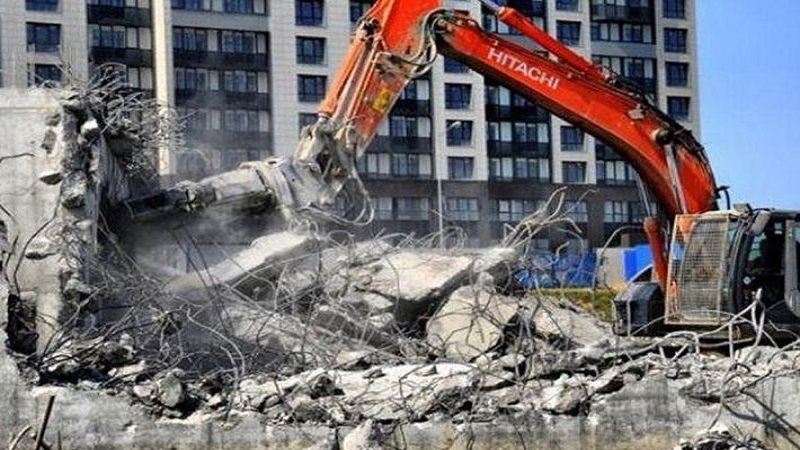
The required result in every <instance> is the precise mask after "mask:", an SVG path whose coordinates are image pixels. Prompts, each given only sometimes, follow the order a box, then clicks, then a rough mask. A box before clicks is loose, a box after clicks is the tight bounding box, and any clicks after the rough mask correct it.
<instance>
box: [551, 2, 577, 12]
mask: <svg viewBox="0 0 800 450" xmlns="http://www.w3.org/2000/svg"><path fill="white" fill-rule="evenodd" d="M556 9H557V10H559V11H577V10H578V0H556Z"/></svg>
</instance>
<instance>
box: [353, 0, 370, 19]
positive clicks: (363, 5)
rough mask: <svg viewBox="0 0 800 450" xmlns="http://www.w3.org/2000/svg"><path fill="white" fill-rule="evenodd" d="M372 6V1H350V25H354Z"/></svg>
mask: <svg viewBox="0 0 800 450" xmlns="http://www.w3.org/2000/svg"><path fill="white" fill-rule="evenodd" d="M371 6H372V0H350V23H356V22H358V20H359V19H360V18H361V17H363V16H364V14H366V13H367V10H368V9H369V8H370V7H371Z"/></svg>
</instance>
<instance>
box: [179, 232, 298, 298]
mask: <svg viewBox="0 0 800 450" xmlns="http://www.w3.org/2000/svg"><path fill="white" fill-rule="evenodd" d="M312 245H313V240H312V239H311V238H310V237H308V236H305V235H301V234H296V233H291V232H281V233H275V234H270V235H267V236H264V237H261V238H259V239H256V240H255V241H253V242H252V243H251V244H250V248H248V249H246V250H243V251H241V252H239V253H237V254H235V255H233V256H232V257H231V258H230V259H228V260H225V261H223V262H221V263H219V264H217V265H215V266H212V267H210V268H208V269H206V270H202V271H201V272H195V273H190V274H188V275H185V276H183V277H180V278H178V279H175V280H172V281H171V282H169V283H168V284H167V289H168V290H170V291H172V292H186V291H191V290H199V289H206V288H208V287H209V286H221V285H225V286H230V287H232V288H235V289H237V290H240V291H244V292H245V293H246V292H248V291H250V290H252V288H253V287H254V286H258V285H260V284H263V280H264V279H265V278H269V277H270V276H276V275H277V274H280V272H281V271H282V270H283V269H284V268H285V267H286V265H287V264H288V263H289V262H290V261H292V260H293V259H294V258H297V257H299V256H301V255H303V254H306V253H307V252H309V251H310V250H311V247H312ZM209 280H210V281H209Z"/></svg>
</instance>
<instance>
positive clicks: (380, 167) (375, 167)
mask: <svg viewBox="0 0 800 450" xmlns="http://www.w3.org/2000/svg"><path fill="white" fill-rule="evenodd" d="M390 156H391V154H390V153H371V152H367V153H365V154H364V155H363V156H362V157H361V159H359V160H358V173H359V174H362V175H366V176H369V177H383V178H389V176H390V175H391V174H392V167H391V158H390ZM390 218H391V217H390Z"/></svg>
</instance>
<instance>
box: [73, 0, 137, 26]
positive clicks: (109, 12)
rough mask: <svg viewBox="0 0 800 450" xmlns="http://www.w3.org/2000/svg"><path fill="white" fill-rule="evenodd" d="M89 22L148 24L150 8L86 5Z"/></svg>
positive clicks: (131, 24)
mask: <svg viewBox="0 0 800 450" xmlns="http://www.w3.org/2000/svg"><path fill="white" fill-rule="evenodd" d="M86 6H87V11H86V15H87V20H88V22H89V23H96V24H101V25H128V26H148V27H149V26H150V25H151V23H152V17H151V15H150V9H147V8H128V7H124V6H108V5H86Z"/></svg>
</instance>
